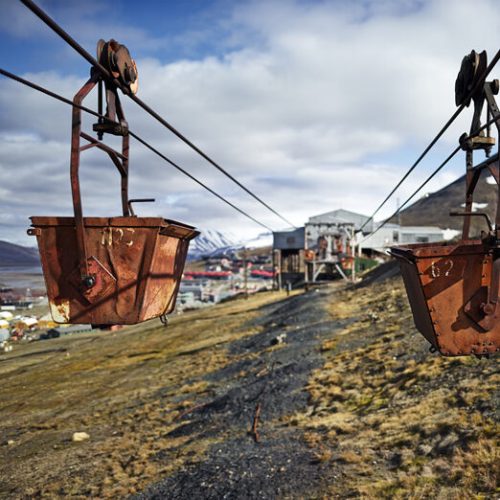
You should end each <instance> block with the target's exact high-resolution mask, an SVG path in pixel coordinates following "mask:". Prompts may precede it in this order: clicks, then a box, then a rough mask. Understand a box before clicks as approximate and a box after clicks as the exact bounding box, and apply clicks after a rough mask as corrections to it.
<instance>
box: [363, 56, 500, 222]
mask: <svg viewBox="0 0 500 500" xmlns="http://www.w3.org/2000/svg"><path fill="white" fill-rule="evenodd" d="M499 59H500V50H499V51H497V53H496V54H495V56H494V57H493V59H492V60H491V62H490V64H489V65H488V67H487V68H486V69H485V70H484V72H483V74H482V75H481V77H480V78H479V79H478V81H477V82H476V84H475V85H474V87H473V88H472V89H471V90H470V92H469V93H468V95H467V97H466V98H465V99H464V102H467V100H468V99H469V98H470V97H471V96H472V95H473V94H474V92H475V91H476V90H477V87H478V85H479V84H480V83H481V82H482V81H483V80H484V79H485V78H486V77H487V76H488V75H489V74H490V72H491V70H492V69H493V68H494V67H495V65H496V64H497V62H498V60H499ZM465 107H466V105H465V104H461V105H460V107H459V108H458V109H457V110H456V111H455V113H453V115H452V116H451V118H450V119H449V120H448V121H447V122H446V123H445V125H444V126H443V127H442V128H441V130H440V131H439V132H438V134H437V135H436V136H435V137H434V139H432V141H431V142H430V143H429V145H428V146H427V147H426V148H425V149H424V151H423V152H422V154H421V155H420V156H419V157H418V158H417V160H416V161H415V163H413V165H412V166H411V167H410V168H409V170H408V171H407V172H406V174H405V175H404V176H403V177H402V178H401V180H400V181H399V182H398V183H397V184H396V186H395V187H394V188H393V189H392V191H391V192H390V193H389V194H388V195H387V196H386V197H385V199H384V201H382V203H381V204H380V205H379V206H378V207H377V208H376V210H375V211H374V212H373V213H372V215H371V216H370V217H369V218H368V219H367V220H366V221H365V222H364V224H363V225H362V226H361V228H360V230H363V228H364V227H365V226H366V225H367V224H368V223H369V222H371V221H372V220H373V218H374V217H375V215H377V213H378V212H379V211H380V209H381V208H382V207H383V206H384V205H385V204H386V203H387V201H389V199H390V198H391V197H392V195H393V194H394V193H395V192H396V191H397V189H398V188H399V187H400V186H401V184H403V182H404V181H405V180H406V179H407V178H408V176H409V175H410V174H411V173H412V172H413V171H414V170H415V168H416V167H417V166H418V165H419V163H420V162H421V161H422V160H423V159H424V157H425V156H426V155H427V153H428V152H429V151H430V150H431V149H432V147H433V146H434V145H435V144H436V142H437V141H438V140H439V139H440V138H441V137H442V135H443V134H444V133H445V132H446V130H447V129H448V128H449V127H450V125H451V124H452V123H453V122H454V121H455V120H456V119H457V117H458V115H459V114H460V113H461V112H462V111H463V110H464V108H465Z"/></svg>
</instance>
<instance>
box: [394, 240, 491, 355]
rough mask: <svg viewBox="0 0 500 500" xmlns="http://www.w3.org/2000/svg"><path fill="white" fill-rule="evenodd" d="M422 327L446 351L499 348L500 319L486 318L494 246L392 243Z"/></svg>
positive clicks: (477, 242) (468, 242)
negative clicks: (485, 310) (396, 245)
mask: <svg viewBox="0 0 500 500" xmlns="http://www.w3.org/2000/svg"><path fill="white" fill-rule="evenodd" d="M391 253H392V255H393V256H394V257H396V258H397V259H398V261H399V264H400V267H401V274H402V275H403V280H404V284H405V287H406V292H407V294H408V298H409V301H410V306H411V309H412V312H413V318H414V321H415V325H416V327H417V329H418V330H419V331H420V332H421V333H422V334H423V335H424V337H426V338H427V340H428V341H429V342H430V343H431V344H432V345H433V346H434V347H435V348H436V349H438V350H439V351H440V352H441V353H442V354H444V355H447V356H457V355H462V354H488V353H493V352H496V351H498V350H499V348H500V321H495V319H496V316H495V317H494V318H493V320H492V318H486V315H485V313H484V311H483V306H484V304H485V303H486V302H487V300H488V299H487V294H488V286H489V285H490V283H491V273H492V262H493V250H492V249H491V247H489V248H488V247H486V246H485V245H484V244H483V242H482V241H481V240H463V241H461V242H459V243H457V244H448V243H434V244H432V243H431V244H429V243H426V244H415V245H407V246H405V247H393V248H392V249H391Z"/></svg>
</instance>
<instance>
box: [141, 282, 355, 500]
mask: <svg viewBox="0 0 500 500" xmlns="http://www.w3.org/2000/svg"><path fill="white" fill-rule="evenodd" d="M330 300H331V290H329V291H325V290H323V291H321V290H314V291H311V292H309V293H307V294H304V295H300V296H296V297H293V298H290V299H289V300H287V301H285V302H284V303H280V304H278V305H276V304H272V305H268V306H265V307H264V308H263V311H262V316H260V317H259V318H258V319H257V320H254V321H253V322H254V325H252V326H258V327H260V328H261V329H263V331H262V333H259V334H257V335H254V336H252V337H246V338H243V339H241V340H239V341H237V342H234V343H233V344H232V346H231V348H230V352H231V354H232V355H234V357H235V359H240V361H237V362H235V363H233V364H229V365H228V366H226V367H224V368H223V369H221V370H220V371H218V372H215V373H212V374H210V376H209V377H207V380H209V381H210V382H218V383H219V384H220V383H222V384H221V386H220V390H218V391H217V393H216V394H214V395H213V397H211V398H209V399H207V400H206V401H202V402H200V404H199V405H198V406H197V407H196V408H195V409H193V411H192V412H191V413H186V414H185V415H184V416H183V420H185V423H183V424H181V425H180V426H179V427H178V428H177V429H175V430H174V431H172V434H175V435H177V436H180V435H189V436H191V438H192V439H199V438H201V437H205V438H206V437H213V438H215V439H221V438H222V439H221V441H220V442H218V443H216V444H214V445H213V446H212V448H211V450H210V451H209V452H208V454H207V455H206V456H205V457H204V458H203V460H202V461H199V462H196V463H192V464H188V465H186V466H184V467H183V468H182V469H181V470H179V471H178V472H177V473H175V474H174V475H172V476H170V477H168V478H166V479H164V480H162V481H160V482H158V483H157V484H155V485H154V486H152V487H150V488H149V489H148V490H147V491H145V492H144V493H142V494H140V495H138V497H137V498H141V499H146V498H147V499H151V498H178V499H182V498H186V499H187V498H189V499H192V498H207V499H209V498H214V499H215V498H218V499H219V498H283V497H288V496H294V497H301V496H304V495H306V496H307V495H308V494H310V493H311V492H312V491H315V490H318V489H321V484H322V481H323V480H324V478H325V474H327V475H328V476H331V475H332V474H334V471H333V470H332V469H331V467H329V469H328V473H327V472H326V470H323V467H322V464H320V463H318V460H317V458H316V457H315V456H314V455H313V454H312V452H311V449H310V447H309V446H308V445H307V443H306V442H305V441H304V438H303V433H302V432H301V431H299V430H298V429H294V428H293V427H290V426H287V425H281V424H280V419H281V418H282V417H283V416H285V415H291V414H293V413H295V412H297V411H301V410H302V411H303V410H304V409H305V408H306V406H307V401H308V397H309V394H308V392H307V389H306V386H307V382H308V379H309V377H310V376H311V373H312V370H313V369H315V368H318V367H319V366H320V365H321V363H322V357H321V344H322V342H323V341H324V340H325V339H326V338H328V337H331V336H332V334H334V332H335V331H336V330H337V329H339V328H344V327H345V326H346V324H347V322H348V321H349V320H343V321H332V319H331V316H330V315H328V314H327V312H326V310H325V305H326V303H327V302H328V301H330ZM242 355H243V356H244V359H243V361H241V357H242ZM256 419H257V423H256V425H255V427H254V423H255V420H256ZM170 453H171V450H170V452H169V454H170ZM169 454H165V455H163V454H162V453H159V454H158V456H157V457H156V458H157V460H169ZM330 480H331V477H330Z"/></svg>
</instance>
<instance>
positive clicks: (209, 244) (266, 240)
mask: <svg viewBox="0 0 500 500" xmlns="http://www.w3.org/2000/svg"><path fill="white" fill-rule="evenodd" d="M272 244H273V235H272V233H261V234H259V235H258V236H256V237H255V238H252V239H250V240H247V241H238V239H237V238H236V237H235V236H234V235H231V234H229V233H221V232H220V231H217V230H216V229H202V230H201V234H200V235H199V236H198V237H197V238H195V239H194V240H192V241H191V242H190V244H189V254H188V257H189V258H190V259H199V258H201V257H207V256H212V255H216V254H224V255H228V256H229V255H231V254H233V253H235V252H237V251H238V250H241V249H242V248H244V247H246V248H248V249H252V248H263V247H266V246H271V245H272Z"/></svg>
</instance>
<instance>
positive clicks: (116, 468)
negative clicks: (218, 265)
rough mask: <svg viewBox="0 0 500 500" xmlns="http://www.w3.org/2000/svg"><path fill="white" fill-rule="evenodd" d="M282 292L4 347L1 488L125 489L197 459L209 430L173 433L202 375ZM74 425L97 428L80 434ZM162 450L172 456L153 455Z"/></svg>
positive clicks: (87, 492) (198, 394)
mask: <svg viewBox="0 0 500 500" xmlns="http://www.w3.org/2000/svg"><path fill="white" fill-rule="evenodd" d="M282 297H283V296H282V295H278V294H276V293H271V292H270V293H262V294H258V295H256V296H253V297H251V298H249V299H248V300H237V301H233V302H230V303H227V304H223V305H219V306H215V307H213V308H210V309H207V310H203V311H198V312H192V313H187V314H185V315H183V316H180V317H176V318H173V319H172V320H171V321H170V324H169V326H168V329H165V328H164V327H163V326H160V323H159V321H152V322H149V323H146V324H143V325H138V326H135V327H129V328H126V329H123V330H122V331H118V332H103V333H92V334H85V335H79V336H72V337H63V338H60V339H56V340H51V341H48V342H38V343H34V344H30V345H25V346H19V347H17V348H16V349H15V350H14V351H13V352H12V353H10V354H9V355H4V356H1V362H0V376H1V377H2V385H1V389H0V398H1V399H0V400H1V401H2V405H1V408H0V430H1V435H2V442H0V478H1V479H0V496H2V497H4V498H5V497H12V496H23V495H27V496H47V497H53V496H71V497H73V496H92V497H107V498H117V497H123V496H127V495H129V494H133V493H135V492H137V491H140V490H142V489H143V488H144V487H145V486H146V485H147V484H148V483H150V482H151V480H152V479H153V478H158V477H160V476H161V475H165V474H168V473H170V472H172V471H174V470H176V469H177V468H179V467H180V466H182V465H183V464H186V463H189V462H195V461H197V460H201V459H202V457H203V454H204V453H205V451H206V450H207V448H208V447H209V446H210V445H211V444H213V440H211V439H207V438H205V439H196V438H195V437H173V436H171V435H169V433H170V432H171V431H172V430H174V429H176V428H177V427H178V426H179V425H181V422H180V419H179V416H180V415H182V414H185V413H186V412H187V411H188V410H189V409H190V408H193V407H195V406H196V405H197V404H198V402H199V401H200V400H201V399H203V398H206V397H207V395H210V393H211V386H210V384H209V383H208V382H206V381H205V380H201V377H202V376H205V375H207V374H208V373H210V372H212V371H215V370H218V369H220V368H222V367H223V366H225V365H226V364H227V362H228V355H227V347H228V345H229V343H230V342H232V341H234V340H236V339H239V338H242V337H244V336H247V335H252V334H254V333H256V332H257V330H256V329H249V328H248V327H244V326H243V325H245V323H247V322H248V321H249V320H250V319H252V318H254V317H256V315H257V314H258V311H257V309H258V308H259V307H260V306H262V305H264V304H268V303H271V302H274V301H276V300H277V299H278V298H282ZM233 361H234V359H233ZM185 423H186V420H185V419H183V420H182V424H185ZM76 431H85V432H87V433H88V434H89V435H90V440H88V441H85V442H82V443H73V442H72V440H71V437H72V434H73V432H76ZM9 441H13V444H7V443H8V442H9ZM167 452H168V456H169V460H168V462H165V461H162V460H159V459H157V457H158V456H159V455H158V454H161V453H163V454H164V453H167Z"/></svg>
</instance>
